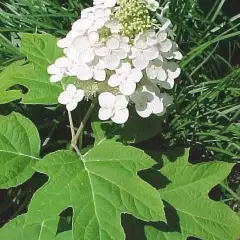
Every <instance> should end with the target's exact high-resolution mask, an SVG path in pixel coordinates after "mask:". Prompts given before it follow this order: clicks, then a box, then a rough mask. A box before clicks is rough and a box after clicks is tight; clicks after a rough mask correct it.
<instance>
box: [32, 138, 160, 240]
mask: <svg viewBox="0 0 240 240" xmlns="http://www.w3.org/2000/svg"><path fill="white" fill-rule="evenodd" d="M153 164H154V161H153V160H152V159H151V158H150V157H148V156H147V155H146V154H145V153H144V152H143V151H141V150H139V149H136V148H133V147H127V146H124V145H122V144H121V143H117V142H114V141H103V142H101V143H100V144H99V145H97V146H95V147H94V148H92V149H91V150H90V151H88V152H87V153H86V154H85V155H84V156H83V158H82V159H79V158H78V157H77V155H75V154H74V153H72V152H70V151H58V152H55V153H52V154H49V155H47V156H46V157H45V158H44V159H43V160H41V162H39V163H38V164H37V165H36V170H37V171H39V172H41V173H45V174H48V175H49V181H48V183H47V184H46V185H45V186H43V187H42V188H41V189H40V190H39V191H38V192H37V193H36V194H35V196H34V197H33V200H32V202H31V204H30V207H29V212H28V217H27V224H33V223H34V224H35V223H39V222H42V221H46V220H48V219H52V218H53V217H55V216H57V215H58V214H59V213H60V212H61V211H63V210H64V209H65V208H67V207H70V206H71V207H73V212H74V217H73V232H74V239H76V240H93V239H94V240H97V239H101V240H103V239H104V240H108V239H109V240H110V239H114V240H122V239H124V231H123V229H122V226H121V217H120V215H121V213H123V212H127V213H130V214H132V215H134V216H136V217H137V218H139V219H143V220H147V221H158V220H159V219H161V220H163V221H164V220H165V215H164V210H163V204H162V201H161V199H160V195H159V193H158V192H157V190H155V189H154V188H153V187H151V186H150V185H149V184H147V183H146V182H144V181H143V180H141V179H140V178H139V177H138V176H137V172H138V171H139V170H142V169H146V168H149V167H151V166H152V165H153Z"/></svg>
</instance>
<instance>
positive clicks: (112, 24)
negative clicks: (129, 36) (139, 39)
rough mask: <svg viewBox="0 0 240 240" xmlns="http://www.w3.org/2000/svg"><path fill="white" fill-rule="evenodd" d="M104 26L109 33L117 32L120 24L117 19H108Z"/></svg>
mask: <svg viewBox="0 0 240 240" xmlns="http://www.w3.org/2000/svg"><path fill="white" fill-rule="evenodd" d="M105 27H107V28H109V29H110V31H111V33H119V32H120V30H121V29H122V25H121V24H120V22H119V21H118V20H109V21H107V22H106V23H105Z"/></svg>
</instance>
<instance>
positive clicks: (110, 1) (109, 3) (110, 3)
mask: <svg viewBox="0 0 240 240" xmlns="http://www.w3.org/2000/svg"><path fill="white" fill-rule="evenodd" d="M116 3H117V0H94V1H93V4H94V5H95V6H97V5H101V4H103V5H104V7H108V8H111V7H114V6H115V5H116Z"/></svg>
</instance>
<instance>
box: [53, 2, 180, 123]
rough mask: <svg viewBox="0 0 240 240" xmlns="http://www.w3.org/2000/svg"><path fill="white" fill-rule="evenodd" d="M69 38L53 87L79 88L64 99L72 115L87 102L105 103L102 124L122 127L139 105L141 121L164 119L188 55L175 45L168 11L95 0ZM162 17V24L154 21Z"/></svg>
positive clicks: (61, 99) (155, 6)
mask: <svg viewBox="0 0 240 240" xmlns="http://www.w3.org/2000/svg"><path fill="white" fill-rule="evenodd" d="M93 4H94V6H93V7H90V8H87V9H84V10H83V11H82V12H81V18H80V19H79V20H77V21H76V22H74V23H73V25H72V29H71V31H70V32H69V33H68V34H67V36H66V37H65V38H63V39H61V40H59V41H58V43H57V45H58V47H59V48H62V49H63V52H64V57H61V58H59V59H57V60H56V61H55V63H54V64H52V65H51V66H49V67H48V73H49V74H51V77H50V81H51V82H53V83H55V82H59V81H64V78H65V77H69V76H70V77H72V78H71V79H73V83H71V84H69V85H68V86H66V89H65V91H64V92H63V93H61V94H60V96H59V99H58V100H59V102H60V103H61V104H65V105H66V107H67V109H68V110H69V111H72V110H74V109H75V108H76V107H77V104H78V103H79V102H80V101H82V100H83V99H84V98H86V99H93V98H95V97H98V100H99V105H100V109H99V118H100V119H101V120H108V119H111V120H112V121H113V122H115V123H118V124H122V123H125V122H126V121H127V119H128V117H129V110H128V106H129V105H130V104H135V109H136V111H137V113H138V114H139V116H141V117H143V118H147V117H149V116H150V115H151V114H156V115H159V116H161V115H163V114H164V113H165V111H166V107H167V106H168V105H170V104H171V97H170V96H169V95H168V94H167V93H165V92H164V89H171V88H173V86H174V80H175V79H176V78H177V77H178V76H179V75H180V68H179V66H178V64H177V63H176V62H175V60H180V59H181V58H182V54H181V53H180V52H179V51H178V45H177V44H176V43H175V42H174V41H173V40H172V35H173V34H172V30H171V22H170V20H169V19H167V18H165V17H163V14H164V11H165V9H166V8H162V10H161V8H160V7H159V3H158V2H157V1H155V0H119V1H118V2H117V0H94V2H93ZM157 10H159V11H161V14H158V16H160V17H159V20H160V22H161V24H159V25H158V24H157V23H156V20H155V19H152V18H151V15H152V14H151V13H152V11H157Z"/></svg>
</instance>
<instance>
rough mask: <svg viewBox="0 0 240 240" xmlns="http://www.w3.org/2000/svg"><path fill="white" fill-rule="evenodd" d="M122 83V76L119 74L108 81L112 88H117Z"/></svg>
mask: <svg viewBox="0 0 240 240" xmlns="http://www.w3.org/2000/svg"><path fill="white" fill-rule="evenodd" d="M121 82H122V78H121V76H120V75H118V74H113V75H111V76H110V78H109V80H108V85H109V86H110V87H117V86H119V85H120V83H121Z"/></svg>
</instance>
